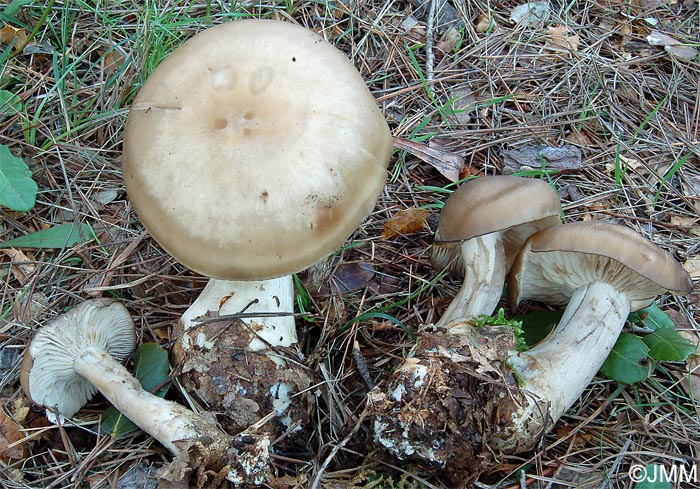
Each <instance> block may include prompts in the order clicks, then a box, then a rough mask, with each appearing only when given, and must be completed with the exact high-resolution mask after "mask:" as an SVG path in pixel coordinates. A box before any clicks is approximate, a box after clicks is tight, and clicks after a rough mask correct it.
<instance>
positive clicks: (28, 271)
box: [0, 248, 36, 285]
mask: <svg viewBox="0 0 700 489" xmlns="http://www.w3.org/2000/svg"><path fill="white" fill-rule="evenodd" d="M0 255H5V256H7V257H8V258H9V259H10V263H12V267H11V269H10V270H11V272H12V276H13V277H15V279H16V280H17V282H19V283H20V285H24V284H25V283H27V280H29V277H30V276H31V275H32V274H33V273H34V270H36V265H34V263H32V262H33V261H34V260H33V259H31V258H29V257H27V255H25V254H24V253H23V252H22V251H21V250H16V249H14V248H6V249H0Z"/></svg>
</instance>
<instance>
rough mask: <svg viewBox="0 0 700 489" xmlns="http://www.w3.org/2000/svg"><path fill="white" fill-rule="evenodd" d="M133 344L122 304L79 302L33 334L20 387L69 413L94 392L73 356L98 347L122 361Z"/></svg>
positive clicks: (42, 403) (38, 401)
mask: <svg viewBox="0 0 700 489" xmlns="http://www.w3.org/2000/svg"><path fill="white" fill-rule="evenodd" d="M135 346H136V330H135V328H134V322H133V320H132V319H131V315H130V314H129V311H128V310H127V309H126V307H124V305H123V304H121V303H119V302H116V301H113V300H111V299H92V300H88V301H85V302H81V303H80V304H78V305H77V306H75V307H74V308H73V309H71V310H70V311H68V312H65V313H63V314H61V315H60V316H57V317H56V318H55V319H54V320H53V321H51V322H50V323H47V324H46V325H45V326H44V327H42V328H41V329H40V330H39V331H37V333H36V334H35V335H34V338H33V339H32V342H31V343H30V344H29V346H27V348H26V349H25V351H24V358H23V359H22V365H21V367H20V372H19V379H20V383H21V385H22V389H23V390H24V393H25V394H26V395H27V397H29V398H30V399H31V400H32V401H33V402H34V403H36V404H38V405H40V406H45V407H49V408H56V410H57V411H58V412H59V413H60V414H62V415H63V416H67V417H70V416H73V415H74V414H75V413H76V412H78V410H79V409H80V408H81V407H82V406H83V405H84V404H85V403H86V402H87V401H88V400H90V398H92V396H93V395H94V394H95V392H96V390H95V388H94V387H93V386H92V384H91V383H90V382H88V381H87V380H86V379H85V378H83V377H81V376H80V375H78V374H77V373H76V372H75V370H74V368H73V364H74V362H75V359H76V358H77V357H79V356H80V355H81V354H83V353H84V352H85V351H87V350H88V349H90V348H98V349H100V350H103V351H105V352H107V353H109V354H110V355H112V356H113V357H114V358H116V359H117V360H119V361H121V360H123V359H124V358H126V356H127V355H129V354H130V353H131V352H132V351H133V350H134V347H135Z"/></svg>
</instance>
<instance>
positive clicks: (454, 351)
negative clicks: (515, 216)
mask: <svg viewBox="0 0 700 489" xmlns="http://www.w3.org/2000/svg"><path fill="white" fill-rule="evenodd" d="M508 287H509V293H510V296H511V300H512V302H513V304H514V305H515V304H517V303H519V302H520V301H522V300H526V299H532V300H539V301H543V302H548V303H550V304H566V303H567V301H568V306H567V308H566V310H565V312H564V315H563V317H562V319H561V321H560V322H559V324H558V325H557V326H556V328H555V330H554V331H553V332H552V333H551V334H550V335H549V336H548V337H547V338H546V339H545V340H544V341H542V342H541V343H539V344H538V345H535V346H534V347H533V348H531V349H529V350H526V351H519V350H518V348H517V340H516V338H515V335H514V332H513V330H512V328H511V327H509V326H477V325H475V322H474V321H470V320H468V319H463V320H461V321H456V322H453V323H451V327H450V329H449V330H448V331H445V332H444V333H443V334H439V332H438V333H436V334H433V335H426V336H425V337H423V338H422V339H421V342H420V343H419V344H418V346H417V351H416V353H415V354H414V356H413V358H410V359H408V360H407V361H406V362H405V363H404V364H403V365H402V366H401V367H400V368H399V369H398V370H397V372H396V373H395V374H394V375H393V376H392V378H391V379H390V381H389V383H388V385H389V387H388V388H387V389H386V390H385V392H380V391H378V390H375V391H374V392H373V393H372V397H371V400H372V402H373V403H374V406H375V422H374V424H375V426H374V428H375V439H376V440H377V441H379V442H380V443H381V444H382V445H384V446H385V447H387V448H388V449H389V450H390V451H391V452H393V453H394V454H395V455H397V456H398V457H399V458H402V459H412V460H418V461H420V462H421V463H423V464H426V465H429V466H431V467H434V468H437V469H440V470H443V471H444V472H445V474H446V475H448V476H452V477H453V478H454V480H455V481H456V480H460V481H462V480H466V481H469V480H473V479H475V478H476V477H478V475H479V472H480V471H482V470H483V469H484V467H486V466H488V465H489V464H491V463H493V461H494V457H498V455H499V454H500V453H518V452H522V451H526V450H530V449H532V448H533V447H534V446H535V445H536V443H537V442H538V441H539V440H540V439H541V438H542V436H543V435H544V434H545V433H547V432H548V431H549V430H550V429H551V428H552V426H553V425H554V423H556V421H557V420H558V419H559V417H560V416H561V415H562V414H563V413H564V412H565V411H566V410H567V409H568V408H569V407H570V406H571V405H572V404H573V403H574V402H575V401H576V399H578V398H579V397H580V395H581V393H582V392H583V390H584V389H585V387H586V386H587V385H588V384H589V382H590V381H591V379H592V378H593V376H594V375H595V374H596V372H597V371H598V370H599V368H600V367H601V365H602V364H603V362H604V360H605V359H606V357H607V355H608V353H609V352H610V351H611V349H612V347H613V345H614V344H615V341H616V340H617V337H618V335H619V334H620V331H621V329H622V327H623V325H624V323H625V320H626V318H627V316H628V314H629V312H630V311H633V310H636V309H639V308H642V307H645V306H647V305H649V304H650V303H651V302H652V301H653V300H654V298H655V297H656V296H657V295H658V294H660V293H663V292H666V291H670V292H671V293H674V294H680V295H685V294H688V293H689V292H690V291H691V290H692V282H691V280H690V278H689V275H688V273H687V272H686V271H685V270H684V269H683V267H682V266H681V265H680V264H679V263H678V262H676V261H675V260H674V258H673V257H672V256H671V255H670V254H669V253H667V252H666V251H664V250H662V249H661V248H659V247H658V246H656V245H654V244H653V243H651V242H650V241H648V240H647V239H645V238H644V237H642V236H641V235H639V234H637V233H636V232H634V231H632V230H630V229H628V228H626V227H624V226H621V225H614V224H607V223H600V222H596V223H590V222H586V223H572V224H564V225H560V226H555V227H550V228H546V229H543V230H540V231H538V232H536V233H534V234H533V235H532V236H530V237H529V238H528V239H527V240H526V242H525V243H524V245H523V247H522V249H521V251H520V252H519V253H518V255H517V256H516V259H515V261H514V263H513V266H512V268H511V272H510V275H509V279H508Z"/></svg>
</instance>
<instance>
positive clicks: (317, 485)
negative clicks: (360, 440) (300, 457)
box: [309, 402, 370, 489]
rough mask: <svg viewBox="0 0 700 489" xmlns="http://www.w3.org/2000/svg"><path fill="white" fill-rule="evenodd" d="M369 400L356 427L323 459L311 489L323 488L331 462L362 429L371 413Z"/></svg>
mask: <svg viewBox="0 0 700 489" xmlns="http://www.w3.org/2000/svg"><path fill="white" fill-rule="evenodd" d="M369 406H370V404H369V402H367V404H365V408H364V409H363V410H362V413H361V414H360V417H359V418H358V419H357V423H356V424H355V427H354V428H353V429H352V431H350V433H348V435H347V436H346V437H345V438H343V440H342V441H341V442H340V443H338V444H337V445H335V446H334V447H333V450H331V453H330V454H329V455H328V457H326V459H325V460H324V461H323V463H322V464H321V467H320V468H319V469H318V472H317V473H316V477H314V480H313V481H312V482H311V485H310V486H309V489H320V488H321V479H322V478H323V473H324V472H325V471H326V469H327V468H328V466H329V465H330V464H331V461H332V460H333V459H334V458H335V456H336V455H337V454H338V452H339V451H340V449H341V448H343V447H344V446H345V445H347V443H348V442H349V441H350V440H351V439H352V437H354V436H355V433H357V432H358V431H359V430H360V426H362V423H363V422H364V420H365V418H366V417H367V415H368V414H369Z"/></svg>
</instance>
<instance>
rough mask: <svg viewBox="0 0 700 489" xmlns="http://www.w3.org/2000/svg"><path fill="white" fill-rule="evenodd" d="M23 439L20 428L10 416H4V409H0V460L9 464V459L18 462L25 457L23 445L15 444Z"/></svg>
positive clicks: (5, 400)
mask: <svg viewBox="0 0 700 489" xmlns="http://www.w3.org/2000/svg"><path fill="white" fill-rule="evenodd" d="M6 402H7V399H1V400H0V404H2V405H4V404H5V403H6ZM23 439H24V434H22V432H21V431H20V426H19V425H18V424H17V423H16V422H15V420H14V419H12V418H11V417H10V416H8V415H7V414H5V410H4V409H0V460H2V461H3V462H5V463H9V460H10V459H15V460H20V459H23V458H24V457H25V447H24V444H22V443H20V444H17V445H15V444H16V443H17V442H19V441H21V440H23Z"/></svg>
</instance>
